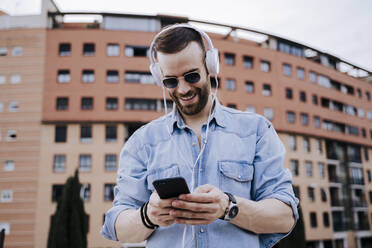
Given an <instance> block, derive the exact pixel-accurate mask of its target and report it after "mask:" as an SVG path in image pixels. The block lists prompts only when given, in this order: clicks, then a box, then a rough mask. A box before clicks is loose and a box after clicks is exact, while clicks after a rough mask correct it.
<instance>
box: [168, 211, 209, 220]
mask: <svg viewBox="0 0 372 248" xmlns="http://www.w3.org/2000/svg"><path fill="white" fill-rule="evenodd" d="M170 215H171V216H172V217H174V218H186V219H200V220H213V219H216V217H215V214H214V213H200V212H192V211H182V210H172V211H171V212H170Z"/></svg>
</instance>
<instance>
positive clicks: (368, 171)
mask: <svg viewBox="0 0 372 248" xmlns="http://www.w3.org/2000/svg"><path fill="white" fill-rule="evenodd" d="M367 180H368V182H369V183H370V182H371V180H372V179H371V170H367Z"/></svg>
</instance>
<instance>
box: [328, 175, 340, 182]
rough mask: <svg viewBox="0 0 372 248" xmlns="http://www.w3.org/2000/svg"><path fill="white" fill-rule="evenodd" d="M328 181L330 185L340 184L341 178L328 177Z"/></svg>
mask: <svg viewBox="0 0 372 248" xmlns="http://www.w3.org/2000/svg"><path fill="white" fill-rule="evenodd" d="M328 180H329V182H331V183H342V177H339V176H329V177H328Z"/></svg>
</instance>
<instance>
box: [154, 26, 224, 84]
mask: <svg viewBox="0 0 372 248" xmlns="http://www.w3.org/2000/svg"><path fill="white" fill-rule="evenodd" d="M179 27H185V28H191V29H193V30H195V31H197V32H198V33H199V34H200V35H201V36H202V37H204V39H205V40H206V41H207V43H208V50H207V52H206V54H205V64H206V66H207V70H208V72H209V73H210V74H213V75H214V76H215V77H217V74H218V73H219V71H220V63H219V59H218V50H217V48H214V47H213V44H212V41H211V39H210V38H209V36H208V35H207V34H206V33H205V32H204V31H202V30H200V29H198V28H196V27H194V26H191V25H190V24H185V23H182V24H174V25H172V26H170V27H167V28H165V29H163V30H161V31H160V32H159V33H158V34H157V35H156V36H155V38H154V39H153V41H152V42H151V45H150V62H151V65H150V71H151V74H152V76H153V77H154V79H155V83H156V84H157V85H158V86H160V87H162V86H163V82H162V80H161V79H162V73H161V70H160V65H159V63H157V62H156V61H155V51H154V44H155V41H156V39H157V38H158V37H159V36H160V35H161V34H162V33H164V32H166V31H168V30H171V29H174V28H179Z"/></svg>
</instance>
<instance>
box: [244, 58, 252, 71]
mask: <svg viewBox="0 0 372 248" xmlns="http://www.w3.org/2000/svg"><path fill="white" fill-rule="evenodd" d="M243 64H244V67H245V68H253V57H251V56H243Z"/></svg>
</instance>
